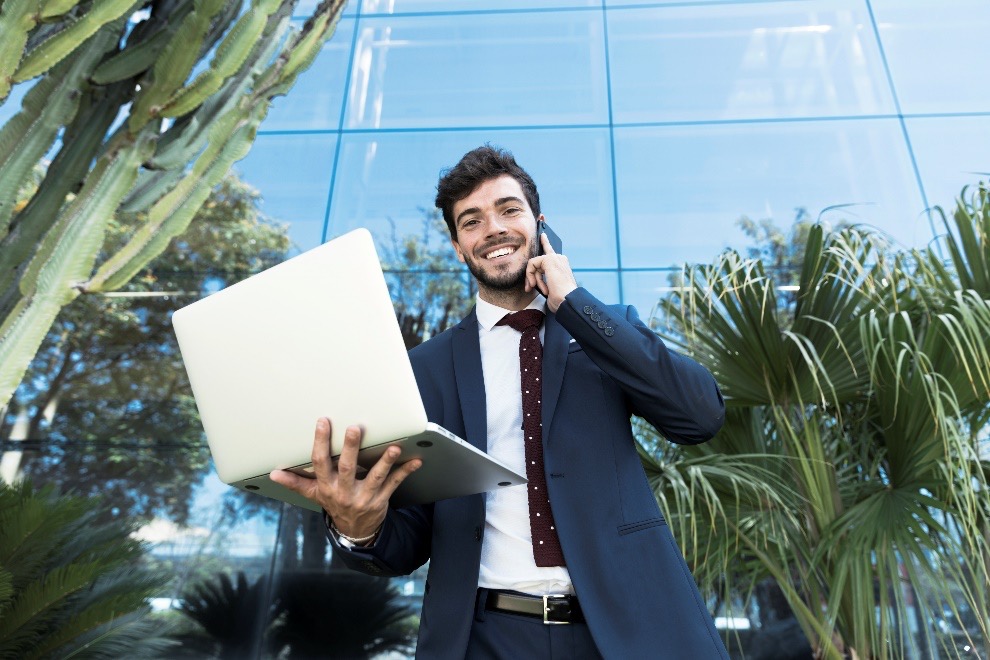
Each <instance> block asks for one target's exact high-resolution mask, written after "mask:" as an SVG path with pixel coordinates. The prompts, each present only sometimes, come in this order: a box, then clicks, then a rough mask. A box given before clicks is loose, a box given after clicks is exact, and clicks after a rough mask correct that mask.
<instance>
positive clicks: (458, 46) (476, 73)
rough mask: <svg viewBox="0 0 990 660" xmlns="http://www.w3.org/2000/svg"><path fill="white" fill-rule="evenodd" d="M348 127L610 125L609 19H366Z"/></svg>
mask: <svg viewBox="0 0 990 660" xmlns="http://www.w3.org/2000/svg"><path fill="white" fill-rule="evenodd" d="M358 30H359V33H358V40H357V45H356V49H355V54H354V64H353V69H352V72H351V85H350V91H349V93H348V100H347V109H346V118H345V125H346V126H347V127H349V128H395V127H409V128H419V127H443V128H447V127H452V126H520V125H532V124H551V125H560V124H591V123H605V122H606V121H607V118H608V109H607V107H606V104H607V96H608V95H607V93H606V88H605V57H604V53H603V48H602V45H603V43H604V39H603V35H602V14H601V12H600V11H574V12H563V13H543V12H538V13H521V14H492V15H488V16H485V17H484V23H483V24H481V23H479V20H478V17H477V16H470V15H460V16H409V17H404V18H369V19H362V21H361V25H360V26H359V28H358Z"/></svg>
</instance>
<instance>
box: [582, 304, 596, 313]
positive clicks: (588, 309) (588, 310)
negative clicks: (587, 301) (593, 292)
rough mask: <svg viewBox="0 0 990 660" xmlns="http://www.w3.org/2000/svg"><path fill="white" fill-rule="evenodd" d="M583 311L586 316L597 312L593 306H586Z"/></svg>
mask: <svg viewBox="0 0 990 660" xmlns="http://www.w3.org/2000/svg"><path fill="white" fill-rule="evenodd" d="M583 311H584V313H585V314H591V313H592V312H593V311H595V308H594V307H592V306H591V305H585V306H584V310H583Z"/></svg>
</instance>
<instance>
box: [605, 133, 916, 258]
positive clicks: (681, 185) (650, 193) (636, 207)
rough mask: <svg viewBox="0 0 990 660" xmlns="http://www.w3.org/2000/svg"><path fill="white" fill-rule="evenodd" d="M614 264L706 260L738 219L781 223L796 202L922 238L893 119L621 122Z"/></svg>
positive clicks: (730, 236)
mask: <svg viewBox="0 0 990 660" xmlns="http://www.w3.org/2000/svg"><path fill="white" fill-rule="evenodd" d="M615 140H616V178H617V181H618V189H617V194H618V198H619V226H620V232H621V240H622V243H621V246H622V265H623V267H626V268H631V267H642V268H650V267H657V266H666V265H671V264H678V263H681V262H683V261H701V262H708V261H710V260H711V258H712V257H713V256H714V255H715V254H716V253H717V252H719V251H720V250H721V249H723V248H725V247H728V246H734V245H738V244H739V243H740V242H741V241H742V240H743V235H742V233H741V232H740V231H739V230H738V228H737V226H736V223H737V221H738V219H739V218H740V217H741V216H743V215H746V216H749V217H751V218H753V219H760V218H766V217H769V218H773V219H774V221H775V222H776V224H777V225H778V226H780V227H782V228H787V227H789V226H790V225H791V223H792V221H793V220H794V218H795V209H797V208H806V209H807V210H808V212H809V213H810V214H811V219H816V218H817V217H818V215H819V214H820V213H822V211H823V210H825V209H826V208H828V207H834V206H836V205H843V204H852V205H854V206H852V207H849V208H847V209H844V210H836V211H831V212H828V213H827V214H826V215H825V216H824V217H825V219H828V220H830V221H832V222H836V221H838V220H840V219H844V220H847V221H852V222H864V223H869V224H872V225H876V226H879V227H880V228H882V229H884V230H886V231H889V232H891V233H892V234H893V235H894V237H895V238H897V239H899V240H901V241H903V242H905V243H908V244H913V243H914V242H915V241H920V242H922V243H923V242H926V241H927V239H928V237H929V236H930V231H929V229H928V224H927V220H926V219H924V218H921V217H919V213H920V211H921V210H922V209H923V205H922V203H921V197H920V194H919V192H918V188H917V186H916V185H915V182H914V175H913V171H912V169H911V166H910V161H909V158H908V155H907V151H906V148H905V146H904V143H903V138H902V136H901V132H900V127H899V125H898V123H897V121H896V120H871V121H856V122H851V121H821V122H793V123H784V124H778V123H767V124H746V125H743V126H689V127H681V126H677V127H659V128H620V129H616V131H615Z"/></svg>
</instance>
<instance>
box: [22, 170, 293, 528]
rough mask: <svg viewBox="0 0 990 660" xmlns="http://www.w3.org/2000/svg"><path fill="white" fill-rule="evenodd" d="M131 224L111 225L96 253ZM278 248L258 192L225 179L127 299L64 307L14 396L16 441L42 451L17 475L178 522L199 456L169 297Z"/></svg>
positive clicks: (231, 274) (279, 231)
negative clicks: (23, 424) (20, 416)
mask: <svg viewBox="0 0 990 660" xmlns="http://www.w3.org/2000/svg"><path fill="white" fill-rule="evenodd" d="M133 229H134V224H133V223H128V222H121V221H116V220H114V221H112V222H111V223H110V226H109V232H108V235H107V240H106V244H105V245H104V249H103V251H104V253H105V254H113V253H114V252H116V251H117V250H118V249H119V248H120V246H121V245H123V244H124V243H125V242H126V241H127V237H128V236H129V235H130V233H131V232H132V231H133ZM289 246H290V244H289V239H288V236H287V230H286V228H285V227H283V226H279V225H274V224H272V223H270V222H268V221H267V220H266V219H265V218H263V217H262V216H260V214H259V212H258V194H257V192H256V191H255V190H253V189H251V188H250V187H248V186H247V185H245V184H244V183H242V182H240V181H238V180H237V179H236V178H233V177H228V178H227V179H225V180H224V181H223V182H221V184H220V185H219V186H218V187H217V188H216V189H215V190H214V191H213V192H212V193H211V195H210V197H209V199H208V200H207V201H206V203H205V204H204V206H203V207H202V208H201V209H200V211H199V212H198V214H197V217H196V221H195V222H194V223H192V225H191V226H190V228H189V229H188V230H187V231H186V232H185V233H184V234H183V235H182V236H181V237H180V238H179V239H177V240H176V241H173V242H172V243H171V244H170V245H169V247H168V248H167V249H166V250H165V252H164V253H163V254H162V255H161V256H159V257H158V258H157V259H156V260H155V262H154V263H153V266H152V267H151V268H147V269H145V270H144V271H142V272H141V273H140V274H139V275H138V276H137V277H136V278H135V279H133V280H132V281H131V282H130V283H129V284H127V285H126V286H125V287H124V292H125V293H126V294H127V297H105V296H101V295H89V296H82V297H80V298H77V299H76V300H75V301H73V302H72V303H71V304H69V305H68V306H66V307H65V308H64V309H63V310H62V312H61V313H60V314H59V316H58V318H57V319H56V321H55V323H54V324H53V326H52V329H51V331H50V332H49V333H48V335H47V336H46V337H45V340H44V341H43V342H42V345H41V349H40V350H39V352H38V355H37V357H36V358H35V360H34V361H33V362H32V364H31V366H30V368H29V369H28V372H27V377H26V378H25V380H24V382H23V383H22V384H21V386H20V388H19V389H18V391H17V393H16V396H15V401H14V406H13V411H14V413H19V412H21V411H23V412H24V413H25V414H27V415H28V418H29V420H30V422H29V425H28V426H29V429H28V432H27V438H28V441H27V442H23V443H19V444H20V445H22V446H25V447H29V448H32V449H40V450H42V451H40V452H38V457H37V458H35V459H34V460H28V461H27V462H26V464H25V465H24V473H25V474H27V475H28V476H30V477H31V478H32V479H33V480H35V481H36V482H38V483H42V482H46V481H51V480H57V481H58V483H60V484H62V485H63V486H65V487H69V488H72V489H75V490H77V491H80V492H84V493H89V494H94V495H95V494H99V493H104V494H106V495H108V496H110V497H111V500H112V501H113V502H114V504H115V507H116V509H115V511H116V515H131V516H134V517H136V518H139V519H147V518H149V517H151V516H152V515H155V514H156V513H158V514H167V515H168V516H169V517H170V518H171V519H173V520H176V521H178V522H179V523H182V522H184V521H185V518H186V515H187V507H188V504H189V501H188V500H189V497H188V494H189V489H190V488H191V486H192V485H193V484H194V483H196V482H197V481H198V478H199V476H201V475H202V474H204V473H205V471H206V469H207V468H208V451H207V448H206V445H205V443H204V442H203V437H202V425H201V424H200V422H199V417H198V415H197V412H196V407H195V403H194V401H193V397H192V392H191V390H190V388H189V383H188V380H187V379H186V373H185V369H184V368H183V366H182V363H181V362H182V361H181V357H180V355H179V349H178V346H177V344H176V341H175V334H174V333H173V331H172V327H171V322H170V315H171V313H172V311H173V310H174V309H175V306H176V304H175V298H176V296H178V297H179V299H181V298H182V297H183V296H187V297H188V296H192V297H198V296H200V295H201V294H202V293H203V292H206V291H209V290H213V289H217V288H221V287H222V286H224V285H226V284H229V283H231V282H235V281H238V280H241V279H243V278H245V277H247V276H248V275H250V274H252V273H255V272H258V271H260V270H263V269H265V268H268V267H270V266H272V265H274V264H276V263H279V262H281V261H283V260H284V259H285V258H286V256H287V253H288V250H289ZM158 292H166V293H168V292H172V294H173V295H164V296H162V295H158ZM148 294H150V295H148ZM11 417H13V415H12V416H11ZM46 420H50V421H46ZM163 429H167V434H166V435H165V436H164V437H163ZM34 454H35V452H29V453H27V454H25V456H27V457H30V456H32V455H34ZM108 514H109V512H108Z"/></svg>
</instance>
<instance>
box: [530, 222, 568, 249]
mask: <svg viewBox="0 0 990 660" xmlns="http://www.w3.org/2000/svg"><path fill="white" fill-rule="evenodd" d="M543 234H546V235H547V238H548V239H550V247H552V248H553V251H554V252H556V253H557V254H563V252H564V249H563V243H561V241H560V236H557V234H556V233H555V232H554V230H552V229H550V225H548V224H547V223H546V222H544V221H543V220H538V221H537V222H536V256H538V257H539V256H543V239H542V238H541V236H543Z"/></svg>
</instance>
